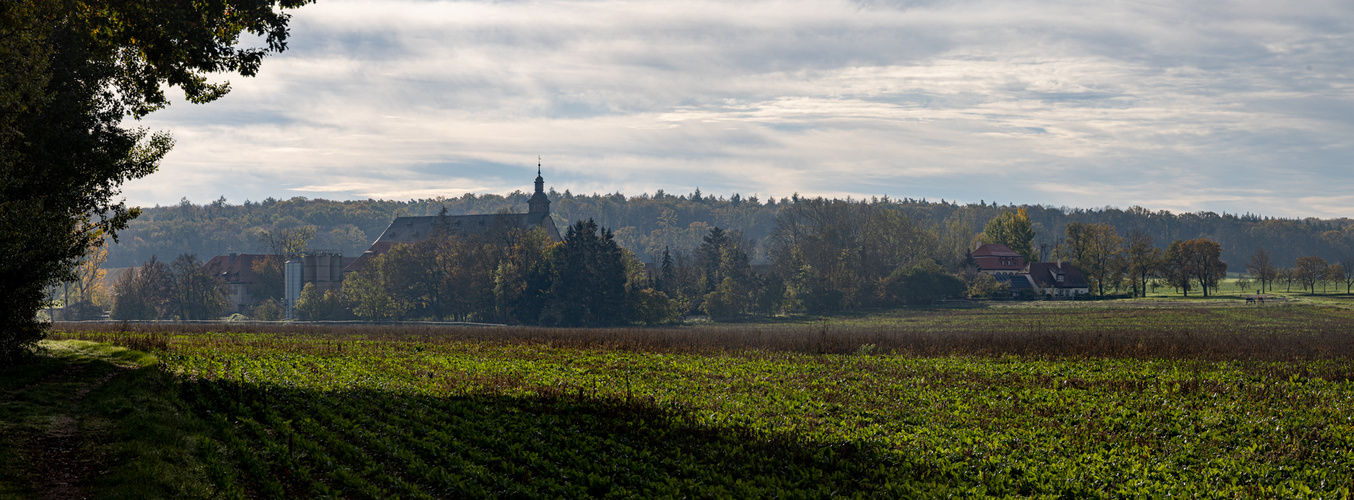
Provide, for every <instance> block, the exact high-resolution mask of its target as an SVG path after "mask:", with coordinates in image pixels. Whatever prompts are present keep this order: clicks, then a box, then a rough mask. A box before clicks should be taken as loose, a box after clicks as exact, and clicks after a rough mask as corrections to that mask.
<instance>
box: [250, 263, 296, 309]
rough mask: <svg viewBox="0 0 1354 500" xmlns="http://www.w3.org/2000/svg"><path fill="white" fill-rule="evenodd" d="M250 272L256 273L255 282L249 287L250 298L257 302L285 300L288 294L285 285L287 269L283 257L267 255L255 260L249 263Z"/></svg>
mask: <svg viewBox="0 0 1354 500" xmlns="http://www.w3.org/2000/svg"><path fill="white" fill-rule="evenodd" d="M249 269H250V271H253V273H254V282H253V283H251V284H250V285H248V286H247V288H246V289H247V290H248V291H249V296H250V297H252V298H254V299H257V300H283V299H284V295H286V294H287V289H286V286H285V284H284V281H283V280H285V279H286V277H287V276H286V275H287V273H286V268H285V267H283V263H282V256H280V255H265V256H263V258H260V259H254V261H253V262H250V263H249Z"/></svg>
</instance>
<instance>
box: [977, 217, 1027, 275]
mask: <svg viewBox="0 0 1354 500" xmlns="http://www.w3.org/2000/svg"><path fill="white" fill-rule="evenodd" d="M981 238H982V241H983V243H998V244H1002V245H1006V246H1007V247H1008V248H1010V249H1011V250H1013V251H1015V253H1018V254H1020V255H1022V256H1024V257H1025V260H1027V261H1031V262H1033V261H1036V260H1039V255H1037V254H1036V253H1035V251H1034V247H1033V246H1032V242H1033V241H1034V224H1033V223H1031V222H1030V216H1029V214H1028V213H1026V211H1025V209H1024V208H1023V207H1022V208H1020V209H1018V210H1016V211H1014V212H1012V211H1010V210H1005V211H1003V212H1002V213H1001V215H999V216H997V217H994V218H993V219H992V220H990V221H988V222H987V225H986V226H983V234H982V236H981Z"/></svg>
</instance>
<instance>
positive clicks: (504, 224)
mask: <svg viewBox="0 0 1354 500" xmlns="http://www.w3.org/2000/svg"><path fill="white" fill-rule="evenodd" d="M536 168H537V169H536V192H535V194H532V195H531V199H529V200H527V207H528V208H527V213H524V214H481V215H447V216H439V215H428V216H421V217H396V218H395V220H394V221H391V222H390V226H389V227H387V228H386V230H385V232H382V233H381V236H380V237H379V238H376V241H375V242H374V243H372V244H371V248H368V249H367V251H366V252H363V253H362V255H361V256H359V257H358V258H357V260H355V261H353V262H352V263H351V264H348V266H347V267H344V268H343V273H344V274H347V273H351V272H355V271H358V270H360V269H362V267H363V266H364V265H366V263H367V262H368V261H370V260H371V259H374V258H376V256H378V255H381V254H383V253H386V252H387V251H389V250H390V249H391V247H394V246H395V245H398V244H401V243H417V242H419V241H423V240H426V239H428V237H430V236H432V235H434V234H436V233H437V231H438V230H439V229H443V228H445V229H446V230H447V231H448V232H449V233H451V234H457V235H463V236H469V235H477V236H486V235H491V234H495V233H497V232H500V231H508V230H512V229H531V228H535V227H540V228H542V229H544V230H545V233H546V234H548V235H550V238H551V239H553V240H555V241H560V240H561V239H560V235H559V228H557V227H555V220H554V219H552V218H550V198H549V197H547V196H546V195H545V179H543V178H542V177H541V171H540V165H537V167H536ZM439 224H441V225H442V226H441V227H439Z"/></svg>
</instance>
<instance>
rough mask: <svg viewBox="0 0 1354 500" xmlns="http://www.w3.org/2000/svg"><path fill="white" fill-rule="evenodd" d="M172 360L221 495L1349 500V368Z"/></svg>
mask: <svg viewBox="0 0 1354 500" xmlns="http://www.w3.org/2000/svg"><path fill="white" fill-rule="evenodd" d="M1229 312H1230V311H1220V312H1219V314H1225V313H1229ZM1007 314H1008V313H1005V312H1000V311H992V312H991V313H990V314H983V315H981V316H982V319H985V320H991V321H995V322H1001V321H1003V320H1007V319H1006V315H1007ZM953 316H954V315H940V316H938V317H937V319H938V320H940V321H950V320H952V319H953ZM1044 316H1045V317H1049V318H1050V319H1052V320H1053V322H1059V321H1060V318H1061V316H1049V315H1046V314H1045V315H1044ZM1104 316H1105V315H1104V314H1103V312H1098V311H1090V314H1086V315H1077V317H1076V318H1074V319H1073V320H1072V321H1069V322H1068V325H1067V326H1068V327H1069V328H1086V327H1087V326H1088V323H1086V321H1089V322H1092V323H1095V322H1099V321H1103V320H1104V319H1105V318H1104ZM1176 316H1179V318H1180V319H1182V320H1186V321H1188V320H1189V318H1195V317H1198V316H1199V315H1198V312H1197V311H1180V312H1178V313H1177V314H1176ZM1172 317H1174V316H1172ZM1252 319H1254V318H1252ZM1078 321H1080V322H1081V323H1078ZM1250 323H1253V321H1250ZM1002 324H1004V323H1002ZM387 338H388V337H387ZM172 345H173V347H172V349H170V350H169V351H168V352H164V353H162V354H161V357H162V360H163V361H162V363H163V366H164V368H165V371H166V372H168V373H171V374H174V375H175V376H176V377H177V378H178V380H179V381H180V382H179V384H178V386H177V387H178V391H179V393H180V394H181V398H182V399H183V400H184V402H185V403H186V404H187V405H188V407H189V408H190V412H189V415H191V416H193V417H195V418H196V419H198V421H200V422H203V423H204V424H206V425H207V426H209V427H210V428H211V433H210V438H209V439H208V440H205V441H202V443H203V444H202V445H201V446H200V447H199V451H198V453H197V455H196V457H194V460H195V461H196V462H199V463H202V464H204V468H203V471H204V474H205V475H206V476H207V477H208V478H209V480H208V484H210V485H211V487H212V488H213V489H215V490H217V491H219V492H221V494H223V495H230V494H231V493H230V492H237V493H238V492H243V491H250V492H271V493H269V494H270V495H273V496H283V497H298V496H338V497H352V496H372V497H389V496H401V497H416V498H422V497H429V496H431V497H490V496H524V497H591V496H606V495H612V496H643V497H653V496H683V497H702V498H703V497H723V496H737V497H771V496H775V497H792V498H794V497H826V496H834V495H835V496H849V497H856V496H860V497H900V498H927V497H963V496H969V495H972V496H1020V497H1070V498H1105V497H1126V496H1134V497H1136V496H1145V497H1176V496H1194V495H1197V494H1198V493H1199V492H1200V491H1206V492H1208V493H1210V494H1215V495H1219V496H1227V497H1234V496H1240V497H1251V496H1270V495H1272V496H1276V497H1287V496H1302V495H1311V496H1318V497H1326V496H1329V497H1338V496H1340V495H1342V494H1344V491H1345V489H1347V488H1348V486H1347V485H1348V484H1349V483H1350V481H1352V480H1354V472H1351V471H1354V459H1351V457H1350V456H1348V455H1349V454H1348V453H1347V450H1348V449H1349V447H1350V446H1351V445H1354V442H1351V441H1350V439H1349V436H1350V435H1351V433H1352V432H1354V426H1352V424H1351V423H1350V422H1351V420H1350V417H1351V415H1354V406H1351V404H1350V402H1351V401H1354V392H1351V391H1354V386H1351V384H1350V383H1349V382H1347V381H1345V380H1344V379H1343V378H1340V377H1341V375H1340V374H1343V373H1346V372H1347V371H1348V370H1349V369H1350V367H1349V362H1348V360H1346V359H1343V358H1340V359H1334V360H1328V361H1285V362H1244V361H1202V360H1197V359H1136V358H1125V359H1109V358H1089V359H1087V358H1082V357H1075V358H1072V359H1063V358H1057V357H1054V358H1047V357H1018V356H1010V355H1006V356H949V355H945V356H936V357H913V356H903V355H896V354H889V353H888V351H887V350H882V349H881V347H880V346H882V345H884V344H883V343H882V342H881V343H879V344H876V343H874V342H865V343H860V342H857V343H854V344H852V345H851V346H850V347H849V350H848V352H850V351H854V352H855V353H857V354H845V355H821V354H792V353H784V352H764V351H745V352H736V353H727V354H691V353H665V352H644V351H642V350H640V351H636V350H608V349H575V348H561V347H551V346H549V345H546V344H542V343H535V342H524V343H474V342H460V341H427V340H372V339H363V338H353V337H341V336H304V335H287V336H272V335H257V334H253V335H246V334H214V335H200V334H198V335H191V336H187V335H185V336H179V337H176V338H175V339H174V340H173V343H172ZM867 346H868V347H867ZM881 350H882V352H881Z"/></svg>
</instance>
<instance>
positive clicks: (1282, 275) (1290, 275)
mask: <svg viewBox="0 0 1354 500" xmlns="http://www.w3.org/2000/svg"><path fill="white" fill-rule="evenodd" d="M1278 276H1279V277H1278V282H1279V283H1283V284H1284V293H1289V292H1292V291H1293V282H1294V281H1297V272H1296V271H1294V269H1293V268H1291V267H1285V268H1282V269H1279V271H1278Z"/></svg>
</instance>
